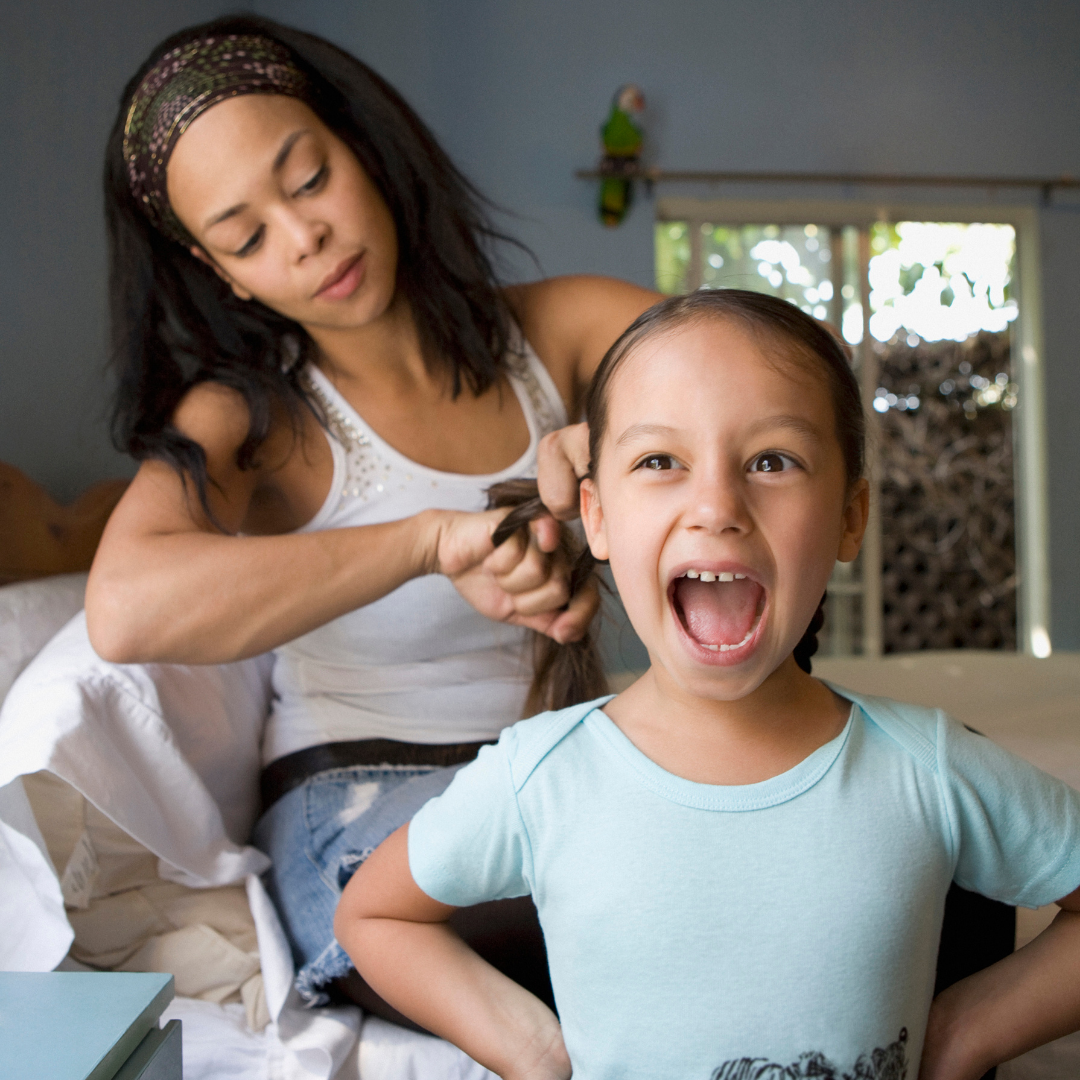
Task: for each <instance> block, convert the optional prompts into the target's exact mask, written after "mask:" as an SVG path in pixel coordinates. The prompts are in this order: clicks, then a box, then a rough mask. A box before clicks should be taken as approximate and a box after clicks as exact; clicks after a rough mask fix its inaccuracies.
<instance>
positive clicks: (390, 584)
mask: <svg viewBox="0 0 1080 1080" xmlns="http://www.w3.org/2000/svg"><path fill="white" fill-rule="evenodd" d="M177 426H178V427H180V428H181V429H182V430H183V431H184V432H185V434H187V435H188V436H189V437H191V438H193V439H195V441H196V442H198V443H199V444H200V445H201V446H202V447H203V448H204V450H205V451H206V456H207V467H208V472H209V475H210V477H211V481H210V483H209V484H208V492H207V494H208V498H209V501H210V504H211V507H212V508H213V511H214V513H215V515H216V516H217V517H218V520H219V521H220V522H221V524H222V525H223V526H224V527H225V528H226V529H228V530H230V531H231V532H238V531H239V530H241V529H242V528H243V525H244V522H245V520H246V518H247V515H248V512H249V509H250V507H251V505H252V500H253V497H254V496H255V494H256V489H257V486H258V485H259V483H260V482H262V483H264V484H265V482H266V478H265V475H261V474H260V470H258V469H246V470H243V469H240V468H239V467H238V466H237V465H236V452H237V450H238V449H239V447H240V445H241V444H242V442H243V441H244V439H245V438H246V435H247V430H248V414H247V407H246V405H245V404H244V403H243V400H242V398H240V396H239V395H238V394H236V393H235V392H234V391H230V390H225V389H223V388H220V387H213V386H206V387H200V388H196V391H193V392H192V393H191V394H189V396H188V398H187V399H185V402H184V403H182V406H181V410H180V411H179V412H178V418H177ZM297 452H302V451H297ZM266 453H267V456H269V454H270V452H269V451H267V452H266ZM504 515H505V511H502V510H499V511H492V512H490V513H485V514H464V513H456V512H452V511H438V510H427V511H424V512H422V513H420V514H417V515H415V516H413V517H410V518H406V519H404V520H401V521H393V522H388V523H386V524H380V525H365V526H359V527H356V528H350V529H327V530H324V531H319V532H312V533H290V534H286V535H279V536H234V535H226V534H222V533H221V532H220V531H218V530H217V529H215V528H214V527H213V526H212V524H211V523H210V522H209V521H208V520H207V519H206V518H205V515H204V514H203V513H202V511H201V509H200V508H199V506H198V501H197V499H196V496H195V493H194V490H193V485H191V484H188V490H186V491H185V485H184V483H183V482H182V481H181V479H180V478H179V477H178V476H177V474H176V473H175V471H174V470H173V469H172V468H170V467H169V466H168V465H166V464H164V463H162V462H155V461H150V462H146V463H144V464H143V465H142V467H141V468H140V469H139V472H138V475H137V476H136V477H135V479H134V480H133V481H132V483H131V486H130V487H129V488H128V491H127V492H126V493H125V495H124V497H123V498H122V499H121V501H120V503H119V505H118V506H117V508H116V510H115V511H114V512H113V515H112V517H111V518H110V520H109V524H108V526H107V527H106V529H105V533H104V535H103V536H102V540H101V544H100V545H99V548H98V552H97V556H96V558H95V560H94V565H93V568H92V570H91V573H90V581H89V584H88V587H87V596H86V613H87V624H88V628H89V632H90V639H91V641H92V643H93V645H94V648H95V649H96V650H97V651H98V652H99V653H100V654H101V655H102V656H103V657H104V658H105V659H107V660H112V661H115V662H119V663H142V662H150V661H157V662H173V663H223V662H228V661H232V660H238V659H242V658H244V657H247V656H254V655H257V654H258V653H261V652H265V651H267V650H268V649H271V648H274V647H276V646H278V645H280V644H282V643H283V642H286V641H290V640H292V639H293V638H296V637H298V636H300V635H301V634H304V633H307V632H308V631H310V630H313V629H315V628H316V627H318V626H321V625H322V624H323V623H326V622H328V621H329V620H331V619H334V618H337V617H338V616H340V615H343V614H345V613H346V612H348V611H352V610H353V609H355V608H358V607H362V606H363V605H365V604H369V603H371V602H373V601H374V600H378V599H379V598H381V597H383V596H385V595H387V594H388V593H389V592H391V591H393V590H394V589H396V588H397V587H398V586H400V585H402V584H403V583H404V582H406V581H409V580H411V579H412V578H414V577H419V576H421V575H424V574H432V573H442V574H445V575H446V576H447V577H449V578H450V579H451V581H453V582H454V584H455V586H456V587H457V588H458V590H459V591H460V592H461V594H462V595H463V596H464V597H465V598H466V599H467V600H468V601H469V602H470V603H471V604H472V605H473V606H474V607H475V608H476V609H477V610H478V611H480V612H481V613H482V614H484V615H486V616H488V617H489V618H493V619H498V620H502V621H508V622H513V623H517V624H520V625H525V626H529V627H531V628H533V629H535V630H539V631H541V632H543V633H547V634H549V635H550V636H552V637H554V638H555V639H556V640H560V641H568V640H574V639H576V638H577V637H580V636H581V634H582V633H583V632H584V631H585V629H586V627H587V625H588V622H589V619H591V617H592V614H593V612H594V610H595V606H596V599H595V597H594V596H592V595H590V594H587V593H582V594H581V596H580V597H575V598H574V601H572V602H571V604H570V606H569V608H568V609H567V610H566V611H562V610H560V608H561V606H562V605H563V604H564V603H565V602H566V595H567V586H566V580H565V574H563V573H561V572H559V570H558V568H557V567H555V568H554V569H553V566H552V561H551V560H550V559H548V558H547V556H546V555H544V554H543V551H544V550H546V551H550V550H552V549H553V548H554V546H555V545H556V544H557V542H558V535H557V531H556V530H557V527H556V525H555V523H554V522H553V521H551V520H550V519H546V520H541V521H538V522H536V523H535V524H536V528H535V530H534V532H533V539H532V542H529V543H526V542H525V541H524V540H522V539H520V538H513V539H511V540H508V541H507V542H506V543H505V544H503V545H502V546H501V547H500V548H499V549H498V550H497V551H493V547H492V543H491V533H492V532H493V531H494V529H495V526H496V525H497V524H498V522H499V521H500V520H501V519H502V517H503V516H504ZM541 549H543V550H541Z"/></svg>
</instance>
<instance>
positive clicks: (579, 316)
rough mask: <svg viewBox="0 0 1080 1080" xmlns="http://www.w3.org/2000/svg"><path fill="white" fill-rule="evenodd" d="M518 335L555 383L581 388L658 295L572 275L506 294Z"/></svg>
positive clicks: (612, 281) (516, 287)
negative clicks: (562, 380)
mask: <svg viewBox="0 0 1080 1080" xmlns="http://www.w3.org/2000/svg"><path fill="white" fill-rule="evenodd" d="M504 292H505V296H506V300H507V303H508V304H509V305H510V308H511V310H512V311H513V313H514V316H515V318H516V319H517V321H518V324H519V325H520V326H521V330H522V333H524V335H525V337H526V338H527V339H528V341H529V343H530V344H531V345H532V346H533V348H534V349H535V350H536V352H537V354H538V355H539V356H540V359H541V360H543V361H544V364H545V365H546V366H547V368H548V370H549V371H551V373H552V375H553V376H554V377H555V378H556V381H559V378H560V376H562V377H564V378H570V379H572V380H573V381H574V382H575V383H577V384H579V385H583V384H585V383H587V382H588V380H589V379H590V378H591V377H592V373H593V372H594V371H595V370H596V367H597V365H598V364H599V363H600V361H601V359H602V358H603V356H604V353H605V352H607V350H608V349H609V348H610V347H611V345H612V343H613V342H614V341H615V339H616V338H617V337H618V336H619V335H620V334H621V333H622V332H623V331H624V330H625V329H626V328H627V326H629V325H630V323H632V322H633V321H634V320H635V319H636V318H637V317H638V316H639V315H640V314H641V313H642V312H643V311H645V310H646V309H647V308H650V307H652V305H653V304H655V303H656V302H657V301H658V300H661V299H662V296H661V294H660V293H657V292H653V291H652V290H650V289H643V288H641V286H640V285H633V284H631V283H630V282H628V281H619V280H617V279H616V278H608V277H598V276H594V275H590V274H573V275H566V276H563V277H553V278H545V279H544V280H542V281H534V282H530V283H528V284H524V285H511V286H508V287H507V288H506V289H505V291H504Z"/></svg>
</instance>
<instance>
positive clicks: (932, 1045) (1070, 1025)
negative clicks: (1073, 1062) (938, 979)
mask: <svg viewBox="0 0 1080 1080" xmlns="http://www.w3.org/2000/svg"><path fill="white" fill-rule="evenodd" d="M1058 905H1059V906H1060V907H1061V909H1062V910H1061V912H1060V913H1059V914H1058V916H1057V918H1055V919H1054V921H1053V922H1052V923H1051V924H1050V926H1048V927H1047V928H1046V930H1044V931H1043V932H1042V933H1041V934H1040V935H1039V936H1038V937H1037V938H1036V939H1035V940H1034V941H1032V942H1031V943H1030V944H1029V945H1025V946H1024V947H1023V948H1022V949H1019V950H1017V951H1016V952H1015V953H1013V954H1012V955H1011V956H1007V957H1006V958H1005V959H1004V960H1000V961H999V962H998V963H996V964H994V965H992V966H991V967H988V968H987V969H986V970H985V971H980V972H977V973H976V974H974V975H971V976H969V977H968V978H966V979H963V980H961V981H960V982H958V983H956V984H955V985H953V986H950V987H949V988H948V989H947V990H943V991H942V992H941V993H940V994H939V995H938V996H937V997H936V998H935V999H934V1004H933V1006H932V1007H931V1009H930V1020H929V1024H928V1026H927V1029H926V1043H925V1045H924V1047H923V1057H922V1067H921V1069H920V1071H919V1080H978V1078H979V1077H981V1076H982V1075H983V1074H984V1073H985V1072H986V1071H987V1070H988V1069H990V1068H992V1067H993V1066H995V1065H998V1064H1000V1063H1001V1062H1003V1061H1010V1060H1011V1059H1012V1058H1014V1057H1017V1056H1018V1055H1020V1054H1023V1053H1025V1052H1026V1051H1028V1050H1032V1049H1034V1048H1035V1047H1036V1046H1041V1045H1042V1044H1043V1043H1047V1042H1050V1041H1051V1040H1053V1039H1058V1038H1061V1036H1063V1035H1068V1034H1069V1033H1070V1032H1072V1031H1076V1030H1077V1029H1080V889H1077V890H1076V892H1073V893H1070V894H1069V895H1068V896H1066V897H1065V898H1064V899H1063V900H1059V901H1058Z"/></svg>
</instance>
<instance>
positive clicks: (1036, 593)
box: [656, 196, 1051, 657]
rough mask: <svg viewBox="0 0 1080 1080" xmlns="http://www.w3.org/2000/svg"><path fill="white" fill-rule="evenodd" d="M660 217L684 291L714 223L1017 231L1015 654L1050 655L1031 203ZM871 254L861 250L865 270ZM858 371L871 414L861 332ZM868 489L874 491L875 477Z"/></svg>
mask: <svg viewBox="0 0 1080 1080" xmlns="http://www.w3.org/2000/svg"><path fill="white" fill-rule="evenodd" d="M656 219H657V221H658V222H662V221H685V222H687V223H688V224H689V225H690V230H689V232H690V236H689V240H690V272H689V280H688V282H687V285H688V287H689V288H691V289H696V288H698V287H700V285H701V276H700V275H701V271H702V259H701V229H700V226H701V225H702V224H705V223H709V224H715V225H805V224H807V223H811V222H812V223H814V224H816V225H828V226H833V227H842V226H847V225H852V226H856V227H858V228H859V229H860V237H861V238H862V242H863V243H866V242H867V237H868V230H869V228H870V226H872V225H873V224H875V223H876V222H881V221H884V222H896V221H958V222H993V223H998V224H1008V225H1012V226H1013V228H1014V229H1015V230H1016V265H1017V271H1018V273H1017V277H1018V281H1017V282H1016V283H1015V286H1016V289H1015V293H1016V296H1017V299H1018V302H1019V309H1020V310H1019V314H1018V316H1017V318H1016V320H1015V322H1014V323H1013V345H1014V348H1013V358H1012V366H1013V378H1014V380H1015V381H1016V382H1017V383H1018V385H1019V388H1020V393H1019V399H1020V400H1019V404H1018V406H1017V408H1016V409H1015V411H1014V412H1013V441H1014V447H1015V464H1014V491H1015V498H1016V561H1017V568H1018V571H1019V574H1018V577H1019V581H1018V586H1017V597H1016V618H1017V651H1018V652H1022V653H1024V654H1026V655H1028V656H1036V657H1046V656H1049V655H1050V650H1051V642H1050V552H1049V547H1050V545H1049V536H1050V529H1049V494H1048V489H1047V449H1046V402H1045V389H1044V387H1045V380H1044V368H1043V332H1042V287H1041V275H1040V266H1041V260H1040V252H1039V228H1038V217H1037V214H1036V211H1035V208H1034V207H1031V206H1023V205H1016V204H1010V203H983V204H972V203H940V202H919V201H914V200H901V201H893V200H875V201H869V200H847V199H696V198H687V197H678V196H676V197H663V198H659V199H657V201H656ZM868 258H869V254H868V249H867V250H865V251H863V252H862V253H861V260H860V261H861V262H862V264H863V265H864V266H865V265H866V263H867V261H868ZM868 289H869V283H868V282H867V281H866V280H865V279H864V280H863V281H862V283H861V291H862V297H861V299H862V307H863V318H864V327H865V325H866V321H868V320H869V317H870V305H869V302H868ZM859 372H860V383H861V387H862V392H863V399H864V403H865V405H866V407H867V411H868V415H869V416H870V417H871V418H872V417H874V416H875V415H876V414H875V413H874V411H873V409H871V408H870V402H871V400H872V399H873V395H874V391H875V389H876V387H877V365H876V358H875V357H874V353H873V351H872V350H871V349H870V348H869V332H868V331H867V330H865V329H864V335H863V345H862V346H859ZM871 484H872V485H873V486H874V487H875V488H876V484H875V482H874V479H873V470H872V471H871ZM863 565H864V574H863V588H862V594H863V652H864V654H865V655H870V656H877V655H880V654H881V651H882V632H881V614H882V613H881V519H880V516H879V511H878V500H877V498H876V490H875V491H874V492H873V495H872V498H871V520H870V525H869V528H868V530H867V537H866V541H865V543H864V546H863Z"/></svg>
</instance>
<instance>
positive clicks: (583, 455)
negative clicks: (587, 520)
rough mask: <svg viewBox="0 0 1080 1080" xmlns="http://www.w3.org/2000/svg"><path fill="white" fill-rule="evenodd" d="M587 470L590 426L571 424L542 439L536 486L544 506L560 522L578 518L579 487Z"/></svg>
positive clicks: (538, 457) (539, 449) (538, 451)
mask: <svg viewBox="0 0 1080 1080" xmlns="http://www.w3.org/2000/svg"><path fill="white" fill-rule="evenodd" d="M588 471H589V425H588V424H571V425H570V426H569V427H564V428H560V429H559V430H558V431H553V432H552V433H551V434H550V435H545V436H544V437H543V438H542V439H541V440H540V446H539V447H538V450H537V466H536V483H537V485H538V487H539V488H540V498H541V500H542V501H543V503H544V505H545V506H546V507H547V508H548V509H549V510H550V511H551V512H552V514H553V515H554V516H555V517H556V518H558V520H559V521H571V520H572V519H574V518H576V517H577V516H578V513H579V510H578V485H579V483H580V482H581V478H582V477H583V476H584V475H585V474H586V473H587V472H588Z"/></svg>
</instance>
